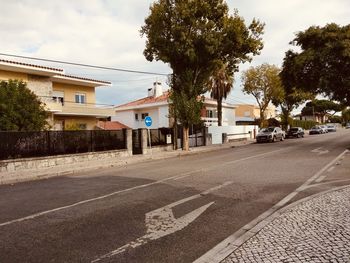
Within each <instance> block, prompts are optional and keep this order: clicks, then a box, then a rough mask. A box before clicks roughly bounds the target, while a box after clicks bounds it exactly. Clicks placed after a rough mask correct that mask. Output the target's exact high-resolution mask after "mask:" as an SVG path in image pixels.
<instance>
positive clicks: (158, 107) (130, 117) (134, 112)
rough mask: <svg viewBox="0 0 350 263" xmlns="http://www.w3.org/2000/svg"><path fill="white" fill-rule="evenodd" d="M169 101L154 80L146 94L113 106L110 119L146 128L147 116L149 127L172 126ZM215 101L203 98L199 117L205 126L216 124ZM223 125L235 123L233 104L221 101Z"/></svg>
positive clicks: (130, 125) (137, 127) (134, 127)
mask: <svg viewBox="0 0 350 263" xmlns="http://www.w3.org/2000/svg"><path fill="white" fill-rule="evenodd" d="M170 105H171V101H170V99H169V91H165V92H163V88H162V85H161V83H159V82H155V83H154V84H153V87H152V88H150V89H148V96H147V97H145V98H142V99H139V100H135V101H131V102H129V103H126V104H123V105H119V106H116V107H115V115H114V116H112V118H111V119H112V121H118V122H121V123H123V124H125V125H126V126H128V127H131V128H133V129H139V128H146V125H145V123H144V120H145V118H146V117H147V116H150V117H151V118H152V121H153V123H152V127H151V128H155V129H156V128H169V127H173V119H172V118H171V116H170V113H169V108H170ZM216 106H217V102H216V101H215V100H212V99H209V98H205V100H204V105H203V109H202V111H201V118H202V120H203V121H204V124H205V125H206V126H217V125H218V118H217V110H216ZM222 108H223V109H222V115H223V118H222V119H223V125H235V123H236V122H235V106H234V105H231V104H228V103H223V107H222Z"/></svg>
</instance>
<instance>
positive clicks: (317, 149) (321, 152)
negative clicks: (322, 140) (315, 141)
mask: <svg viewBox="0 0 350 263" xmlns="http://www.w3.org/2000/svg"><path fill="white" fill-rule="evenodd" d="M311 152H312V153H318V155H322V154H326V153H329V151H328V150H326V149H324V148H323V147H319V148H316V149H313V150H312V151H311Z"/></svg>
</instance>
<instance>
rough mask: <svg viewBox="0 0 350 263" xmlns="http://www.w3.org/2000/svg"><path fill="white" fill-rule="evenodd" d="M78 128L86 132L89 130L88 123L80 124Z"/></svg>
mask: <svg viewBox="0 0 350 263" xmlns="http://www.w3.org/2000/svg"><path fill="white" fill-rule="evenodd" d="M78 128H79V130H86V129H87V125H86V123H79V124H78Z"/></svg>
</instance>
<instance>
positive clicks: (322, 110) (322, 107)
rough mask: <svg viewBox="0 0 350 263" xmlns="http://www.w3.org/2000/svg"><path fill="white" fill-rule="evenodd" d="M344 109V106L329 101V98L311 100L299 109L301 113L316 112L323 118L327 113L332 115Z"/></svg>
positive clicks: (311, 113) (310, 113) (309, 113)
mask: <svg viewBox="0 0 350 263" xmlns="http://www.w3.org/2000/svg"><path fill="white" fill-rule="evenodd" d="M343 109H344V106H343V105H341V104H339V103H336V102H333V101H330V100H316V99H315V100H312V101H309V102H308V103H306V105H305V107H304V108H303V109H302V110H301V113H302V114H303V115H313V114H314V113H317V114H319V115H321V118H322V119H324V116H326V115H327V114H330V115H334V114H336V113H337V112H340V111H342V110H343Z"/></svg>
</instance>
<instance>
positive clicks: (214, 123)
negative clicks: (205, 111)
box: [201, 117, 228, 127]
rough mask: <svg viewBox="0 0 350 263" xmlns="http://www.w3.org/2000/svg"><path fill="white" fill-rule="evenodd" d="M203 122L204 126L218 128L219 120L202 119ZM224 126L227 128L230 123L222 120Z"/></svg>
mask: <svg viewBox="0 0 350 263" xmlns="http://www.w3.org/2000/svg"><path fill="white" fill-rule="evenodd" d="M201 119H202V121H203V122H204V126H206V127H209V126H218V118H209V117H202V118H201ZM222 125H223V126H227V125H228V121H227V120H222Z"/></svg>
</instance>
